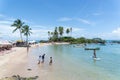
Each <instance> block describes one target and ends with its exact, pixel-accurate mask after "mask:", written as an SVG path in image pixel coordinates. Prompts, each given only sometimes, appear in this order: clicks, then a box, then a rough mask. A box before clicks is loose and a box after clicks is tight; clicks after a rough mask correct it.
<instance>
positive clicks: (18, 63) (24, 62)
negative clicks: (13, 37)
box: [0, 42, 69, 79]
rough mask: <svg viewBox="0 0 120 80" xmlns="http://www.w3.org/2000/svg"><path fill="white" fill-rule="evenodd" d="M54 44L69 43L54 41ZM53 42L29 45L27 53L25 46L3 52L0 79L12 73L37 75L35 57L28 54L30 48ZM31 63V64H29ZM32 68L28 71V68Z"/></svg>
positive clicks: (24, 75)
mask: <svg viewBox="0 0 120 80" xmlns="http://www.w3.org/2000/svg"><path fill="white" fill-rule="evenodd" d="M54 44H55V45H56V44H57V45H60V44H69V43H58V42H57V43H54ZM54 44H53V43H39V44H35V45H31V47H30V50H29V53H27V49H26V48H25V47H14V48H12V50H11V51H9V53H6V52H4V55H2V56H0V71H1V72H0V79H1V78H4V77H11V76H13V75H20V76H22V77H32V76H38V75H37V74H38V73H36V71H37V69H34V67H37V66H38V65H37V61H36V58H35V57H34V56H33V55H31V54H30V52H31V50H32V49H34V48H36V47H42V46H48V45H54ZM31 60H32V61H31ZM31 65H32V66H31ZM29 68H30V69H33V70H32V71H28V69H29Z"/></svg>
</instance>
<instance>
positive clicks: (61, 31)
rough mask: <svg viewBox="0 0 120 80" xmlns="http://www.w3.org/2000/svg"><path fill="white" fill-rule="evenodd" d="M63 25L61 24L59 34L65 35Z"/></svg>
mask: <svg viewBox="0 0 120 80" xmlns="http://www.w3.org/2000/svg"><path fill="white" fill-rule="evenodd" d="M63 33H64V32H63V27H62V26H59V34H60V36H62V35H63Z"/></svg>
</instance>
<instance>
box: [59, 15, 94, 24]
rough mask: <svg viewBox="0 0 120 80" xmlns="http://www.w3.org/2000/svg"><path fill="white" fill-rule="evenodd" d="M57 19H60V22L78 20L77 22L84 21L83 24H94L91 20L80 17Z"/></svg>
mask: <svg viewBox="0 0 120 80" xmlns="http://www.w3.org/2000/svg"><path fill="white" fill-rule="evenodd" d="M57 21H60V22H65V21H79V22H81V23H84V24H89V25H94V23H93V22H91V21H89V20H87V19H82V18H69V17H63V18H60V19H58V20H57Z"/></svg>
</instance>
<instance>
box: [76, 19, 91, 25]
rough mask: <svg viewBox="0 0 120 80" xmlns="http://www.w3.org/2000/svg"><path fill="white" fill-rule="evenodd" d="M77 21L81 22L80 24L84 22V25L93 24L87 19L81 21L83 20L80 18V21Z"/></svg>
mask: <svg viewBox="0 0 120 80" xmlns="http://www.w3.org/2000/svg"><path fill="white" fill-rule="evenodd" d="M76 20H77V21H80V22H82V23H85V24H93V23H92V22H91V21H88V20H86V19H81V18H78V19H76Z"/></svg>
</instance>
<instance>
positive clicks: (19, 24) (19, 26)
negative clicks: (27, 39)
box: [11, 19, 24, 40]
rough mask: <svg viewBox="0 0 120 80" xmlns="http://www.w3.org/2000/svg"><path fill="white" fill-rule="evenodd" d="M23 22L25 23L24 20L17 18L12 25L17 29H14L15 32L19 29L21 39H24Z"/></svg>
mask: <svg viewBox="0 0 120 80" xmlns="http://www.w3.org/2000/svg"><path fill="white" fill-rule="evenodd" d="M23 24H24V22H22V21H21V20H20V19H17V20H15V21H14V22H13V24H12V25H11V26H12V27H15V29H14V30H13V33H14V32H15V31H17V30H19V32H20V38H21V40H22V28H23Z"/></svg>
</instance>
